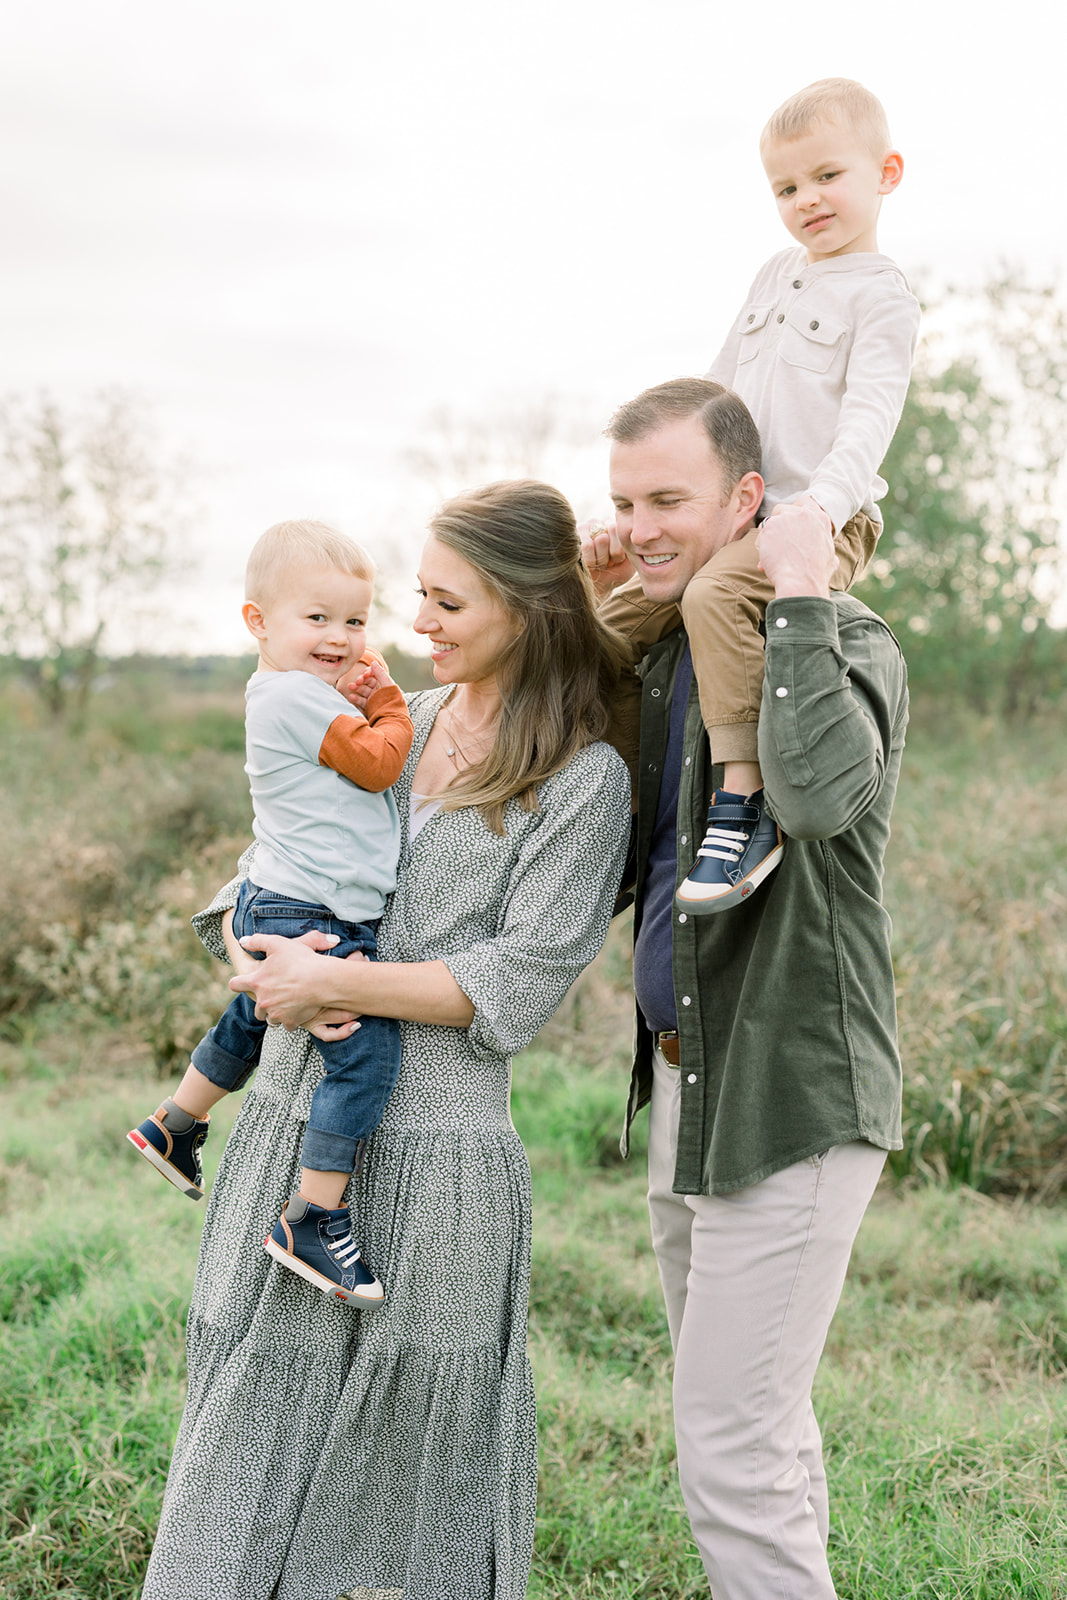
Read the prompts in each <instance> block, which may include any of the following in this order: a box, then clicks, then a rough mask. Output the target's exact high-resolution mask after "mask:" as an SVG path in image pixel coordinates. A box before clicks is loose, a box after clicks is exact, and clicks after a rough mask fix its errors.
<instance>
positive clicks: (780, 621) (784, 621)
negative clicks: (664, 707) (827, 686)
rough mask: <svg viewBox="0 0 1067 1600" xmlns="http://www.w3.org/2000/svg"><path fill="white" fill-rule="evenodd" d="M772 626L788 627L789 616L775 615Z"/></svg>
mask: <svg viewBox="0 0 1067 1600" xmlns="http://www.w3.org/2000/svg"><path fill="white" fill-rule="evenodd" d="M774 626H775V627H776V628H788V626H789V618H788V617H775V619H774ZM655 692H656V691H655V690H654V689H653V691H652V693H653V694H655Z"/></svg>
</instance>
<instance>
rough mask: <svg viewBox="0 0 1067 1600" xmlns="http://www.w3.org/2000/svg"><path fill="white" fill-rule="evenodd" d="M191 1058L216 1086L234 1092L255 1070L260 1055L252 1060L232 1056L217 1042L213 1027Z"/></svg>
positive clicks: (194, 1064) (199, 1070)
mask: <svg viewBox="0 0 1067 1600" xmlns="http://www.w3.org/2000/svg"><path fill="white" fill-rule="evenodd" d="M190 1060H191V1061H192V1063H193V1066H194V1067H195V1068H196V1070H197V1072H199V1073H201V1074H202V1076H203V1077H205V1078H207V1079H208V1080H209V1081H210V1082H211V1083H213V1084H215V1086H216V1088H219V1089H225V1090H226V1091H227V1092H228V1093H232V1091H233V1090H234V1089H240V1088H241V1087H242V1086H243V1085H244V1084H245V1083H247V1082H248V1079H249V1078H250V1077H251V1076H252V1074H253V1072H255V1070H256V1067H257V1065H258V1062H259V1057H258V1056H256V1058H255V1059H254V1060H252V1061H242V1059H241V1057H240V1056H232V1055H231V1054H230V1052H229V1051H228V1050H224V1049H223V1048H222V1046H221V1045H218V1044H216V1043H215V1030H214V1028H212V1029H211V1030H210V1032H208V1033H206V1034H205V1035H204V1037H203V1038H202V1039H201V1041H200V1043H199V1044H198V1045H197V1047H196V1049H195V1050H194V1051H193V1053H192V1055H191V1057H190Z"/></svg>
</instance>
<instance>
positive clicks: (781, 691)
mask: <svg viewBox="0 0 1067 1600" xmlns="http://www.w3.org/2000/svg"><path fill="white" fill-rule="evenodd" d="M774 692H775V694H776V695H777V696H778V698H779V700H784V699H785V697H786V695H787V694H788V693H789V690H788V689H776V690H775V691H774Z"/></svg>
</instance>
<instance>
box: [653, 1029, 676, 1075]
mask: <svg viewBox="0 0 1067 1600" xmlns="http://www.w3.org/2000/svg"><path fill="white" fill-rule="evenodd" d="M656 1049H657V1050H658V1051H659V1053H660V1055H661V1056H662V1057H663V1059H664V1061H665V1062H666V1063H667V1065H668V1066H669V1067H680V1066H681V1064H682V1050H681V1042H680V1040H679V1038H678V1030H677V1028H665V1029H664V1030H663V1032H662V1033H657V1035H656Z"/></svg>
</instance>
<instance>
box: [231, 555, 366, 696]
mask: <svg viewBox="0 0 1067 1600" xmlns="http://www.w3.org/2000/svg"><path fill="white" fill-rule="evenodd" d="M279 589H280V592H279V593H278V594H277V595H275V596H273V597H272V599H271V600H270V601H269V602H267V603H266V604H265V605H264V606H263V607H262V610H261V612H260V613H259V615H260V617H261V619H262V620H261V626H260V627H255V626H253V621H252V619H251V618H249V623H248V625H249V628H250V629H251V631H252V632H253V633H254V634H255V635H256V637H257V639H258V640H259V657H260V664H261V665H262V666H264V667H268V668H272V669H273V670H274V671H275V672H310V673H312V674H313V676H314V677H316V678H321V679H322V680H323V681H324V682H325V683H336V682H337V680H338V678H339V677H341V676H342V674H345V673H348V672H351V670H352V669H353V667H354V666H355V665H356V662H357V661H358V660H359V658H360V656H361V655H362V654H363V652H364V650H365V649H366V648H367V636H366V627H367V612H368V611H369V609H370V603H371V595H372V592H373V586H372V585H371V583H370V582H369V581H368V580H367V579H366V578H353V577H352V576H351V575H350V574H349V573H347V572H338V571H336V570H335V569H334V568H332V567H326V568H324V569H323V570H322V571H321V572H295V573H292V574H287V575H286V576H285V577H284V578H283V579H282V581H281V584H280V585H279ZM247 610H248V608H246V613H247Z"/></svg>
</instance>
